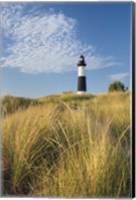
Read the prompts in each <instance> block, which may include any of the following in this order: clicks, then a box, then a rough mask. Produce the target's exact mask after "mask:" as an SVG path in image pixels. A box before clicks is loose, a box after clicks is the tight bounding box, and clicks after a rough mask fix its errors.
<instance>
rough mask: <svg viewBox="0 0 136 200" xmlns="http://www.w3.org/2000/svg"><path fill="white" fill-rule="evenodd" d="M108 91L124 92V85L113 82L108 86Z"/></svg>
mask: <svg viewBox="0 0 136 200" xmlns="http://www.w3.org/2000/svg"><path fill="white" fill-rule="evenodd" d="M108 91H109V92H113V91H126V89H125V85H124V84H123V83H121V82H120V81H114V82H113V83H111V84H110V85H109V87H108Z"/></svg>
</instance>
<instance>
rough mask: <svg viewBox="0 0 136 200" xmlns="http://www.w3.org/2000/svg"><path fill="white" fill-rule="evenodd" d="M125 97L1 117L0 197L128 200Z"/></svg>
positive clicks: (40, 107) (128, 125)
mask: <svg viewBox="0 0 136 200" xmlns="http://www.w3.org/2000/svg"><path fill="white" fill-rule="evenodd" d="M130 128H131V123H130V94H129V93H110V94H103V95H99V96H97V97H94V98H90V99H87V100H86V101H82V102H81V103H80V104H79V105H77V107H76V109H75V108H73V107H72V106H71V104H69V103H61V104H56V103H48V104H45V105H38V106H34V107H33V106H30V107H29V108H27V109H26V110H19V111H17V112H15V113H13V114H12V115H7V116H5V117H4V118H3V137H2V145H3V152H2V158H3V159H2V161H3V195H6V196H7V195H19V196H20V195H21V196H22V195H27V196H42V197H43V196H46V197H130V196H131V184H130V183H131V170H130V168H131V166H130V154H131V152H130Z"/></svg>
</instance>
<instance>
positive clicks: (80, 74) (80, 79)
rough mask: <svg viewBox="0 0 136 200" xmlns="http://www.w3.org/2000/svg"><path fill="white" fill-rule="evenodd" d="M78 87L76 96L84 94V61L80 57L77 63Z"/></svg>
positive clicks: (82, 57)
mask: <svg viewBox="0 0 136 200" xmlns="http://www.w3.org/2000/svg"><path fill="white" fill-rule="evenodd" d="M77 66H78V87H77V94H84V93H85V92H86V76H85V66H86V63H85V59H84V56H83V55H81V56H80V58H79V61H78V64H77Z"/></svg>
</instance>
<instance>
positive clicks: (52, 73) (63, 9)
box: [1, 2, 131, 97]
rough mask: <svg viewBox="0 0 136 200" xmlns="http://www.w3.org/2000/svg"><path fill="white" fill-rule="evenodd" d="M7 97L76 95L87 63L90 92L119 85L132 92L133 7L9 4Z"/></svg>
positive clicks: (5, 21) (5, 7)
mask: <svg viewBox="0 0 136 200" xmlns="http://www.w3.org/2000/svg"><path fill="white" fill-rule="evenodd" d="M1 8H2V11H1V13H2V23H1V24H2V30H3V32H2V33H3V37H2V47H3V51H2V54H3V56H2V59H1V61H2V95H5V94H10V95H15V96H25V97H41V96H46V95H49V94H54V93H62V92H63V91H74V92H76V90H77V62H78V58H79V56H80V55H81V54H83V55H84V56H85V59H86V63H87V66H86V76H87V91H88V92H89V93H94V94H98V93H102V92H106V91H107V88H108V85H109V84H110V83H111V82H113V81H114V80H120V81H122V82H123V83H124V84H125V85H126V86H128V87H129V88H131V84H130V80H131V73H130V70H131V3H129V2H125V3H119V2H117V3H115V2H114V3H100V2H97V3H94V2H89V3H70V2H69V3H47V2H43V3H4V4H2V6H1Z"/></svg>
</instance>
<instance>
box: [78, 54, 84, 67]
mask: <svg viewBox="0 0 136 200" xmlns="http://www.w3.org/2000/svg"><path fill="white" fill-rule="evenodd" d="M77 65H78V66H86V63H85V59H84V56H83V55H81V56H80V58H79V61H78V64H77Z"/></svg>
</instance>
